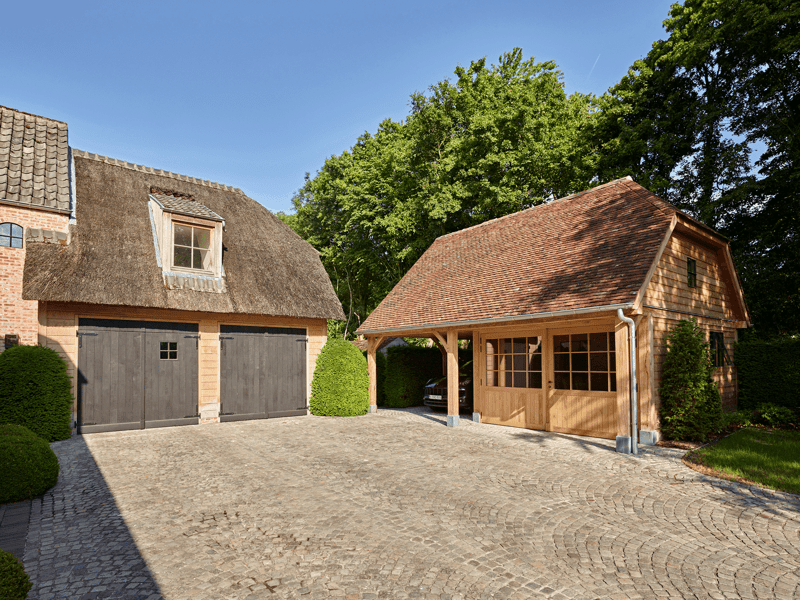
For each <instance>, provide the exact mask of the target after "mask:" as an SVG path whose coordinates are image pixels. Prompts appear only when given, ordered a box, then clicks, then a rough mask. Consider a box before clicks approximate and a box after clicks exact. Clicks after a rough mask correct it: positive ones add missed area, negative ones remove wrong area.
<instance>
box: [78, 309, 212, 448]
mask: <svg viewBox="0 0 800 600" xmlns="http://www.w3.org/2000/svg"><path fill="white" fill-rule="evenodd" d="M198 337H199V336H198V326H197V324H196V323H161V322H156V321H117V320H111V319H80V320H79V323H78V428H79V430H80V432H81V433H92V432H97V431H118V430H123V429H143V428H151V427H168V426H173V425H190V424H195V423H197V422H198V417H199V415H198V411H197V401H198V393H197V390H198V385H197V379H198V377H197V357H198V350H197V345H198V344H197V340H198Z"/></svg>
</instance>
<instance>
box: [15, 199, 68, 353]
mask: <svg viewBox="0 0 800 600" xmlns="http://www.w3.org/2000/svg"><path fill="white" fill-rule="evenodd" d="M0 223H15V224H17V225H20V226H21V227H23V229H25V230H26V231H27V229H28V227H37V228H41V229H52V230H54V231H62V232H64V233H66V232H67V228H68V225H69V217H68V216H67V215H63V214H56V213H52V212H48V211H45V210H37V209H32V208H25V207H22V206H19V207H17V206H8V205H0ZM25 246H26V243H25V242H24V241H23V247H22V248H8V247H5V246H0V307H2V311H0V337H2V336H5V335H6V334H16V335H19V338H20V343H21V344H28V345H30V344H36V343H37V341H38V337H37V336H38V317H37V310H38V303H37V302H36V301H32V300H23V299H22V271H23V267H24V265H25ZM0 350H2V347H0Z"/></svg>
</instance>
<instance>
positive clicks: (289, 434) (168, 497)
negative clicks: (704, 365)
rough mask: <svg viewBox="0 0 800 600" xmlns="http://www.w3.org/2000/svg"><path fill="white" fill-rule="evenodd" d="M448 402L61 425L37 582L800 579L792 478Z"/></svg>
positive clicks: (793, 584) (152, 589)
mask: <svg viewBox="0 0 800 600" xmlns="http://www.w3.org/2000/svg"><path fill="white" fill-rule="evenodd" d="M440 421H441V417H432V416H431V415H426V414H423V413H422V412H421V411H381V412H380V413H378V414H377V415H367V416H365V417H360V418H351V419H334V418H317V417H296V418H292V419H280V420H270V421H251V422H241V423H226V424H221V425H213V426H198V427H178V428H172V429H161V430H149V431H137V432H121V433H107V434H94V435H88V436H84V437H76V438H73V439H72V440H69V441H67V442H60V443H57V444H54V445H53V447H54V449H55V450H56V452H57V453H58V454H59V457H60V458H61V461H62V478H61V480H60V482H59V484H58V486H57V487H56V488H54V489H53V490H52V492H51V493H50V494H48V495H47V496H45V498H44V499H43V500H39V501H38V504H37V505H35V506H34V511H33V516H32V520H31V528H30V532H29V535H28V543H27V547H26V555H25V556H26V558H25V563H26V568H27V569H28V571H29V573H31V575H32V578H33V579H34V581H36V583H37V585H36V587H35V588H34V590H33V592H32V594H31V597H36V598H54V597H69V598H90V597H130V598H134V597H141V598H149V597H154V598H158V597H160V596H159V594H161V595H163V597H164V598H168V599H184V598H187V599H188V598H195V599H203V598H295V597H298V598H328V597H340V598H348V599H359V600H366V599H369V598H436V599H452V600H455V599H458V598H465V599H466V598H493V597H494V598H538V597H549V598H559V599H561V598H587V599H592V598H662V597H664V598H665V597H671V598H695V597H697V598H781V599H785V598H800V516H799V513H800V502H798V498H797V497H796V496H789V495H781V494H771V493H768V492H763V491H760V490H758V489H755V488H748V487H745V486H739V485H735V484H727V483H724V482H719V481H717V480H713V479H707V478H704V477H702V476H700V475H699V474H697V473H695V472H694V471H691V470H689V469H687V468H685V467H684V466H683V465H682V464H681V463H680V461H679V460H678V459H677V458H675V456H674V453H673V456H669V455H670V452H665V453H663V454H665V455H661V456H659V455H655V454H652V453H648V454H645V455H642V456H639V457H630V456H622V455H619V454H616V453H615V452H613V449H612V448H611V445H612V443H611V442H606V441H604V440H595V439H592V438H577V437H571V436H563V435H558V434H544V433H539V432H532V431H524V430H517V429H511V428H504V427H496V426H491V425H476V424H473V423H471V422H470V423H467V424H466V425H464V426H462V427H459V428H455V429H448V428H446V427H443V426H442V425H441V422H440ZM87 446H88V450H87ZM92 457H93V458H94V461H96V465H95V462H94V461H92ZM98 466H99V469H98ZM100 473H102V477H101V476H100ZM106 486H107V487H106ZM109 490H110V492H109ZM112 494H113V500H112V497H111V495H112ZM120 515H121V516H120ZM145 564H146V566H145Z"/></svg>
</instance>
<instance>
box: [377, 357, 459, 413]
mask: <svg viewBox="0 0 800 600" xmlns="http://www.w3.org/2000/svg"><path fill="white" fill-rule="evenodd" d="M471 359H472V350H463V349H459V351H458V364H459V365H463V364H464V363H466V362H467V361H468V360H471ZM442 371H443V369H442V351H441V350H439V348H436V347H433V348H424V347H420V346H393V347H391V348H389V353H388V356H387V358H386V378H385V380H384V384H383V386H384V396H385V398H386V401H385V402H386V403H385V406H386V407H388V408H405V407H407V406H419V405H421V404H422V395H423V388H424V387H425V384H426V383H427V382H428V381H429V380H431V379H433V378H435V377H442V375H443V372H442Z"/></svg>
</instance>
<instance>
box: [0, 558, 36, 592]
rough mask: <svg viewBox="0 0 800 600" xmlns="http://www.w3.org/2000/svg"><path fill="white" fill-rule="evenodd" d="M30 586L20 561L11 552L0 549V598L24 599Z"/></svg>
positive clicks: (31, 585)
mask: <svg viewBox="0 0 800 600" xmlns="http://www.w3.org/2000/svg"><path fill="white" fill-rule="evenodd" d="M32 587H33V584H32V583H31V580H30V578H29V577H28V574H27V573H26V572H25V569H24V568H23V566H22V561H21V560H19V559H18V558H17V557H16V556H14V555H13V554H11V552H6V551H5V550H0V598H3V600H25V597H26V596H27V595H28V592H29V591H30V589H31V588H32Z"/></svg>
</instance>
